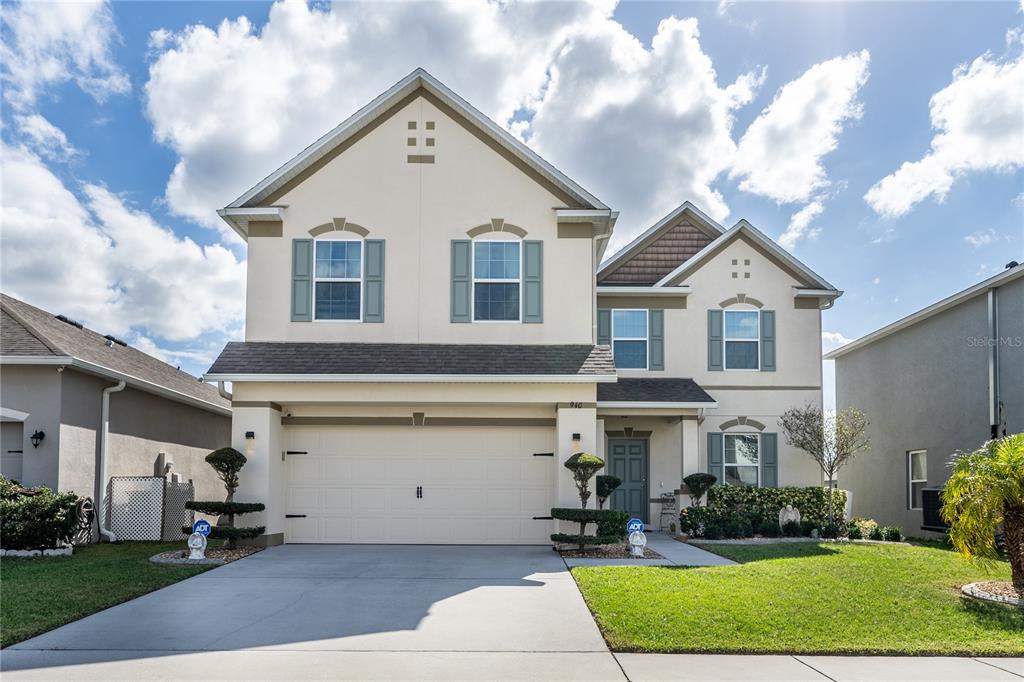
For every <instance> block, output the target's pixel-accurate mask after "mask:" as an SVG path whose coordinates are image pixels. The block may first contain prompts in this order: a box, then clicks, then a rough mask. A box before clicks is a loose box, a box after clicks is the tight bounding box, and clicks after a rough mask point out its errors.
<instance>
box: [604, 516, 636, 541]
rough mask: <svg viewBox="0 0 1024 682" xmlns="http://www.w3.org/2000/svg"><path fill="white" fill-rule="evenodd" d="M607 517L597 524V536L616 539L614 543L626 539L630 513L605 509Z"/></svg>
mask: <svg viewBox="0 0 1024 682" xmlns="http://www.w3.org/2000/svg"><path fill="white" fill-rule="evenodd" d="M600 511H603V512H604V514H605V516H604V518H603V519H599V520H598V522H597V536H598V537H601V538H615V539H614V540H613V541H612V542H622V541H623V540H625V539H626V524H627V523H629V512H624V511H621V510H619V509H603V510H600Z"/></svg>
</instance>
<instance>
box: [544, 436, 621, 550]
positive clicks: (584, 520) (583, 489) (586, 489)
mask: <svg viewBox="0 0 1024 682" xmlns="http://www.w3.org/2000/svg"><path fill="white" fill-rule="evenodd" d="M564 466H565V468H566V469H568V470H569V471H571V472H572V480H573V482H574V483H575V484H576V490H577V492H579V495H580V509H579V510H573V509H566V508H563V507H555V508H554V509H552V510H551V518H553V519H558V520H559V521H575V522H577V523H579V524H580V531H579V533H576V534H575V535H572V534H567V533H553V534H552V535H551V540H552V541H554V542H565V543H569V542H571V543H573V544H576V545H578V547H579V549H580V551H583V548H584V546H585V545H595V544H597V545H603V544H608V543H607V542H595V541H594V540H595V539H596V538H597V536H593V535H591V536H588V535H587V534H586V530H587V524H588V523H597V522H598V516H600V515H598V516H593V514H594V513H597V512H602V511H605V510H602V509H587V500H589V499H590V479H591V478H593V477H594V474H596V473H597V472H598V471H600V470H601V469H603V468H604V460H603V459H601V458H600V457H598V456H597V455H592V454H590V453H589V452H577V453H576V454H575V455H573V456H572V457H570V458H569V459H567V460H565V465H564Z"/></svg>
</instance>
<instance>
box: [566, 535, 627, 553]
mask: <svg viewBox="0 0 1024 682" xmlns="http://www.w3.org/2000/svg"><path fill="white" fill-rule="evenodd" d="M551 541H552V542H559V543H562V544H565V545H577V546H578V547H579V549H583V547H584V546H585V545H614V544H615V543H617V542H619V539H618V538H616V537H614V536H612V537H601V536H599V535H573V534H572V533H552V534H551Z"/></svg>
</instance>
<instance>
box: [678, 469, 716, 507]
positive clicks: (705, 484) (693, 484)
mask: <svg viewBox="0 0 1024 682" xmlns="http://www.w3.org/2000/svg"><path fill="white" fill-rule="evenodd" d="M717 482H718V478H717V477H716V476H715V475H714V474H705V473H697V474H690V475H689V476H687V477H685V478H684V479H683V483H685V484H686V487H687V489H688V490H689V491H690V503H691V504H697V503H698V502H700V498H702V497H704V493H706V492H707V491H708V490H710V489H711V486H713V485H714V484H715V483H717Z"/></svg>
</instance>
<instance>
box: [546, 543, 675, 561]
mask: <svg viewBox="0 0 1024 682" xmlns="http://www.w3.org/2000/svg"><path fill="white" fill-rule="evenodd" d="M558 553H559V554H561V555H562V556H563V557H565V558H567V559H633V558H635V557H634V556H633V555H632V554H630V553H629V546H628V545H625V544H622V545H598V546H596V547H591V548H589V549H585V550H583V551H582V552H581V551H579V550H578V549H560V550H559V551H558ZM644 558H645V559H664V558H665V557H663V556H661V555H660V554H658V553H657V552H655V551H654V550H653V549H647V548H646V547H645V548H644Z"/></svg>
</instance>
